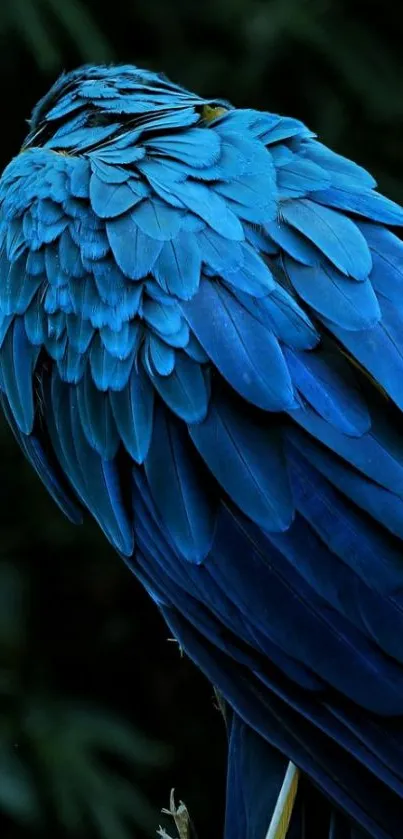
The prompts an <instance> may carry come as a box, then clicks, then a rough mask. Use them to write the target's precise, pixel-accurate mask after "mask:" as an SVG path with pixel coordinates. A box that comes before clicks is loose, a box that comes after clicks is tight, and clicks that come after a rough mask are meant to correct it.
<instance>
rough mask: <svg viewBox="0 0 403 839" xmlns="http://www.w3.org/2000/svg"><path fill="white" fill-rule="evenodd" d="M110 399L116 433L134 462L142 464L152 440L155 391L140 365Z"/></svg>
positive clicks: (111, 394) (112, 393)
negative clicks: (123, 386)
mask: <svg viewBox="0 0 403 839" xmlns="http://www.w3.org/2000/svg"><path fill="white" fill-rule="evenodd" d="M109 396H110V402H111V406H112V411H113V416H114V418H115V423H116V426H117V429H118V432H119V435H120V437H121V439H122V441H123V443H124V445H125V447H126V449H127V451H128V452H129V454H130V455H131V457H132V458H133V460H134V461H135V462H136V463H143V462H144V460H145V458H146V456H147V452H148V449H149V446H150V442H151V434H152V427H153V407H154V390H153V387H152V385H151V383H150V380H149V378H148V376H147V375H146V374H145V372H144V370H143V368H142V366H141V365H139V366H138V369H133V370H132V372H131V374H130V378H129V381H128V385H127V387H125V388H124V389H122V390H119V391H116V390H114V391H111V393H110V395H109Z"/></svg>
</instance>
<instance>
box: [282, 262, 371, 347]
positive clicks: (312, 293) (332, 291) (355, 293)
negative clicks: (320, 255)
mask: <svg viewBox="0 0 403 839" xmlns="http://www.w3.org/2000/svg"><path fill="white" fill-rule="evenodd" d="M284 268H285V271H286V274H287V276H288V277H289V279H290V281H291V283H292V285H293V286H294V288H295V290H296V292H297V293H298V294H299V295H300V297H302V299H303V300H305V302H306V303H308V304H309V305H310V306H311V307H312V309H314V310H316V312H318V313H319V314H320V315H323V316H324V317H325V318H326V319H327V320H328V321H330V322H331V323H332V325H333V324H335V325H336V326H337V327H341V328H342V329H345V330H348V332H349V333H351V332H353V331H356V330H362V329H367V328H368V327H373V326H375V325H376V324H377V323H378V321H379V320H380V319H381V311H380V308H379V303H378V300H377V298H376V295H375V292H374V290H373V288H372V285H371V283H370V281H369V280H365V282H362V283H356V282H354V281H353V280H351V279H350V278H349V277H344V276H343V275H342V274H340V273H339V272H338V271H336V270H335V269H334V268H332V266H331V265H330V264H329V263H325V262H323V263H322V264H321V263H318V264H316V265H315V267H313V268H311V267H308V266H305V265H300V264H299V263H298V262H295V260H293V259H291V257H286V258H285V260H284Z"/></svg>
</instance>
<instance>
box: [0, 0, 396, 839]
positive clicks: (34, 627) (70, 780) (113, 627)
mask: <svg viewBox="0 0 403 839" xmlns="http://www.w3.org/2000/svg"><path fill="white" fill-rule="evenodd" d="M402 40H403V16H402V15H401V14H400V13H399V6H398V5H397V4H396V3H395V2H394V0H393V2H392V0H383V2H382V7H381V13H380V6H379V3H375V2H372V1H371V0H203V2H196V0H193V2H192V0H113V3H100V2H99V0H0V45H1V50H0V71H1V76H0V92H1V103H2V109H3V112H2V133H1V142H0V165H1V164H2V165H4V164H5V163H6V162H7V161H8V160H9V159H10V157H11V156H12V155H13V154H15V153H16V151H17V149H18V148H19V147H20V144H21V140H22V138H23V136H24V133H25V124H24V120H25V119H26V118H27V117H28V115H29V112H30V109H31V107H32V105H33V104H34V103H35V102H36V100H37V99H38V98H39V97H40V96H42V95H43V93H44V92H45V91H46V89H47V88H48V86H49V85H50V84H51V83H52V81H53V80H54V78H55V76H56V75H57V73H59V72H60V71H61V70H63V69H69V68H72V67H74V66H76V65H77V64H79V63H82V62H84V61H90V62H91V61H93V62H98V61H110V60H113V59H115V60H118V61H131V62H133V63H135V64H139V65H143V66H148V67H154V68H155V69H161V70H164V71H165V72H166V73H167V74H168V75H170V76H171V77H172V78H174V79H176V80H178V81H180V82H181V83H182V84H184V85H187V86H188V87H190V88H193V89H195V90H197V91H198V92H200V93H202V94H205V95H208V96H212V97H224V98H227V99H230V100H231V101H232V102H233V103H234V104H235V105H239V106H247V107H248V106H249V107H257V108H262V109H266V110H271V111H277V112H281V113H287V114H290V115H293V116H296V117H298V118H300V119H302V120H303V121H304V122H306V123H307V124H308V125H309V126H310V128H312V129H313V130H314V131H316V132H317V133H318V134H320V136H321V139H322V140H323V141H324V142H326V143H328V144H329V145H331V146H333V147H334V148H335V149H336V150H337V151H339V152H341V153H344V154H346V155H348V156H350V157H352V158H354V159H355V160H357V162H359V163H361V164H362V165H364V166H367V167H368V168H369V169H370V170H371V171H372V172H373V174H374V175H375V177H377V179H378V181H379V183H380V186H381V188H382V189H383V190H384V191H385V192H386V193H387V194H389V195H390V196H391V197H394V198H396V199H398V200H399V199H400V200H403V186H402V181H403V95H402V93H403V91H402V80H403V73H402V70H403V57H402V52H401V43H402ZM0 462H1V473H0V474H1V480H0V833H1V836H2V838H3V837H4V839H44V837H47V836H50V835H51V836H52V839H64V837H66V839H73V837H74V839H81V837H84V836H85V837H86V839H87V838H88V839H91V837H93V838H94V839H98V837H108V839H126V837H128V836H129V835H130V836H131V837H133V839H134V837H137V836H139V837H140V836H142V837H144V836H145V835H148V836H151V835H153V834H154V831H155V829H156V828H157V826H158V823H159V821H160V817H159V815H158V812H157V810H158V809H159V808H160V806H161V804H162V803H163V802H166V800H167V796H168V792H169V789H170V788H171V786H173V785H175V787H176V789H177V791H178V795H179V796H180V798H183V799H184V800H185V801H186V803H187V804H188V805H189V810H190V812H191V814H192V817H194V819H195V822H196V825H197V828H198V833H199V835H200V836H208V837H209V839H218V837H220V835H221V824H222V818H221V816H218V815H217V814H221V813H222V805H223V794H224V753H225V733H224V727H223V725H222V722H221V719H220V715H219V714H218V713H217V711H216V709H215V706H214V703H213V699H212V691H211V688H210V687H209V686H208V685H207V684H206V683H205V681H204V679H203V678H202V677H201V676H200V674H199V673H197V671H196V669H195V668H193V667H192V665H191V664H190V663H189V662H188V661H187V660H186V658H181V656H180V655H179V654H178V650H177V647H176V645H175V644H170V643H167V635H168V633H167V630H166V628H165V626H164V625H163V623H162V621H161V619H160V617H159V615H158V613H157V610H156V609H155V606H154V605H153V604H151V603H150V602H149V600H148V598H147V597H146V595H145V594H144V592H143V591H142V590H141V589H140V587H139V586H138V585H137V584H136V582H135V581H134V580H133V579H132V578H131V576H130V574H129V572H128V571H127V569H126V568H125V567H124V566H123V563H120V562H119V560H118V559H117V558H116V557H114V556H113V552H112V550H111V549H110V548H109V546H108V545H107V544H106V543H105V541H104V539H103V538H102V537H101V535H100V534H99V533H98V531H97V529H96V527H95V525H93V524H91V523H89V522H88V523H86V524H85V526H84V527H83V528H74V527H72V526H71V525H70V524H68V522H66V521H64V519H63V517H62V516H61V514H60V513H59V512H58V511H57V510H56V509H55V507H54V505H53V503H52V502H51V501H50V500H49V499H48V498H47V496H46V493H45V491H44V490H43V489H42V488H41V487H40V486H39V485H38V482H37V479H36V478H35V476H34V475H33V474H32V472H31V470H30V469H29V467H28V466H27V465H26V464H25V463H24V462H23V460H22V457H21V455H20V453H19V452H18V450H17V448H16V446H15V445H14V443H13V441H12V440H11V437H10V434H9V432H8V431H7V430H6V429H5V428H4V427H0ZM102 709H104V710H102ZM138 727H141V729H142V731H143V732H144V733H143V734H142V735H141V736H140V735H139V734H138ZM154 739H157V740H159V741H161V742H165V743H167V744H170V745H171V747H172V746H174V749H171V752H172V754H171V758H172V759H171V761H167V754H166V751H164V749H161V747H158V746H155V745H153V743H154ZM140 790H141V792H140ZM149 800H151V801H152V803H153V805H154V808H155V816H152V811H151V812H150V806H149V805H148V803H147V802H148V801H149ZM150 819H151V822H152V825H153V826H151V823H150ZM212 825H213V827H212ZM154 835H155V834H154Z"/></svg>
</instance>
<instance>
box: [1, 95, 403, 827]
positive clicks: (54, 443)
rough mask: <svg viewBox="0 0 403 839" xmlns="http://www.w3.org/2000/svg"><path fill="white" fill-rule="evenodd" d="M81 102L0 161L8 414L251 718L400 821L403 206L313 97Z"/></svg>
mask: <svg viewBox="0 0 403 839" xmlns="http://www.w3.org/2000/svg"><path fill="white" fill-rule="evenodd" d="M87 95H88V94H87ZM74 103H75V100H74V101H73V100H71V99H70V100H68V102H67V104H65V106H64V108H65V112H66V113H65V120H64V122H63V121H62V123H61V124H60V123H59V122H57V120H60V117H61V113H62V111H63V108H62V109H61V110H60V106H58V107H59V111H58V112H57V113H56V115H54V117H52V118H54V119H55V120H56V124H57V126H58V128H57V131H56V132H55V131H53V134H52V136H51V138H50V139H48V140H46V142H45V146H47V147H45V148H43V149H38V148H35V147H32V148H29V149H27V150H26V151H24V152H23V153H22V154H21V155H20V156H19V157H18V158H16V160H15V161H14V162H13V163H12V164H11V165H10V167H9V168H8V169H7V170H6V172H5V174H4V175H3V178H2V181H1V184H0V221H1V232H2V248H1V268H0V272H1V288H0V306H1V311H2V324H1V340H2V344H1V351H0V376H1V389H2V391H3V401H4V403H5V405H6V412H7V414H8V416H9V418H10V420H11V423H12V424H13V425H14V426H15V429H16V433H17V437H18V438H19V439H20V441H22V445H23V448H24V450H25V453H26V454H27V455H28V457H30V459H31V461H32V462H33V463H34V466H35V468H36V469H37V470H38V471H39V472H40V473H41V474H42V477H43V479H44V480H45V483H47V486H48V488H49V489H50V490H51V492H52V493H53V495H54V496H55V497H56V500H58V502H59V503H61V504H62V505H64V506H65V507H68V508H69V506H70V504H71V501H70V500H69V498H68V494H66V488H65V486H64V484H63V480H62V478H61V476H60V473H63V474H64V476H65V480H66V481H67V482H68V484H69V487H70V491H71V492H72V494H73V495H75V496H76V497H77V498H78V500H79V504H80V505H82V506H84V507H87V508H88V509H89V510H90V512H91V513H92V514H93V515H94V517H95V518H96V519H97V521H98V522H99V524H100V526H101V527H102V528H103V530H104V532H105V534H106V535H107V537H108V538H109V539H110V541H111V542H112V544H113V545H114V546H115V547H116V549H117V550H118V551H119V552H120V553H121V554H122V555H123V556H125V557H126V558H127V561H128V562H129V563H130V564H131V565H132V567H133V568H134V570H135V572H136V574H137V576H138V577H139V578H140V579H141V580H142V581H143V583H144V584H145V585H146V587H147V589H148V590H149V592H150V594H151V595H152V596H153V598H154V599H155V600H156V602H157V603H158V604H159V607H160V609H161V610H162V611H163V613H164V615H165V617H166V620H167V622H168V624H169V625H170V626H171V628H172V630H173V632H174V633H175V634H176V636H177V637H178V638H179V640H180V642H181V643H182V644H183V646H184V647H185V649H187V650H188V651H189V653H190V654H191V656H192V658H193V659H194V660H195V661H196V662H197V663H198V664H199V665H200V667H201V668H202V669H203V670H204V671H205V672H206V673H207V675H208V676H209V678H210V679H211V680H212V681H213V682H214V683H215V684H216V685H217V686H218V688H219V689H220V691H221V692H222V694H223V695H224V696H225V698H226V699H227V700H228V702H229V703H230V704H231V706H232V707H233V708H234V709H235V710H236V711H237V712H238V713H239V715H240V717H241V718H242V719H243V720H244V721H246V722H247V723H248V724H249V725H250V726H251V727H252V728H253V729H254V730H255V731H256V732H258V733H259V734H261V735H263V737H264V738H265V739H266V740H268V741H269V742H270V743H272V744H273V745H274V746H275V747H276V748H278V749H279V750H280V751H281V752H282V753H283V754H285V755H287V757H288V758H289V759H291V760H292V761H293V762H294V763H295V764H296V765H297V766H298V767H300V768H301V769H303V770H304V771H305V772H306V773H307V774H308V775H309V776H310V777H311V778H312V779H313V780H314V781H315V783H317V784H318V785H319V787H320V788H321V789H322V790H323V791H324V792H325V793H326V794H327V795H328V796H329V797H330V798H331V799H332V800H333V801H335V802H336V803H337V804H338V805H340V806H341V807H342V808H343V809H344V810H345V811H346V812H347V813H348V814H349V815H350V816H351V817H352V818H353V819H355V820H356V821H357V823H358V824H360V825H361V826H362V827H364V828H365V829H366V830H367V831H368V833H369V834H370V835H371V836H372V837H376V839H396V837H397V836H398V835H399V829H400V828H398V826H399V825H400V824H401V822H402V815H403V645H402V642H401V637H402V629H403V600H402V583H403V557H402V538H403V515H402V512H403V434H402V428H401V422H402V414H401V410H402V407H403V385H402V373H403V355H402V350H403V330H402V328H401V324H402V315H403V298H402V294H401V289H402V286H403V246H402V244H401V242H400V241H399V239H398V238H396V236H395V235H394V234H393V233H392V232H390V230H389V229H388V228H389V227H393V226H397V225H402V224H403V211H402V210H401V209H400V208H399V207H397V206H396V205H395V204H393V203H392V202H390V201H388V200H387V199H385V198H383V197H382V196H380V195H379V193H377V192H376V191H375V190H374V182H373V180H372V179H371V177H370V176H369V175H368V174H367V173H366V172H365V171H364V170H362V169H361V168H360V167H358V166H356V165H355V164H353V163H351V162H349V161H347V160H345V159H344V158H340V157H339V156H337V155H335V154H333V153H332V152H330V151H329V150H328V149H326V148H325V147H323V146H322V145H321V144H320V143H318V142H317V141H316V140H315V138H314V137H313V136H312V134H311V133H310V132H308V131H307V130H306V129H305V128H304V126H302V125H301V124H300V123H298V122H297V121H295V120H289V119H283V118H280V117H275V116H273V115H266V114H258V113H256V112H253V111H230V112H229V113H228V114H226V115H224V116H222V117H220V118H219V119H218V120H216V121H215V122H213V123H211V124H209V125H208V126H205V125H203V124H202V125H199V124H197V125H191V122H189V114H190V111H191V110H192V108H190V109H184V112H183V113H184V114H187V116H183V115H182V116H183V119H184V120H185V123H186V120H188V122H187V123H186V124H185V125H184V126H180V115H178V113H179V112H175V113H170V114H168V116H167V115H166V113H165V111H164V112H163V113H162V115H161V113H160V114H159V115H157V116H153V115H149V116H148V123H147V119H146V117H145V116H144V115H142V117H141V119H142V123H141V127H140V128H138V127H137V128H136V129H135V130H134V129H133V130H132V133H131V132H130V130H129V131H124V132H123V131H122V130H121V126H120V127H119V120H122V119H123V118H122V117H121V116H118V117H116V123H113V125H112V127H111V125H109V124H108V125H106V126H105V125H104V126H103V128H102V130H101V128H98V129H94V128H92V129H90V128H89V124H88V125H87V124H86V123H85V110H84V111H83V110H82V111H79V113H78V114H75V113H73V116H71V114H70V111H73V112H74V108H73V105H74V107H76V105H75V104H74ZM77 107H78V106H77ZM80 107H81V108H84V106H82V105H80ZM103 107H106V105H105V98H104V99H103ZM124 107H126V111H127V108H128V107H129V106H128V105H127V106H126V105H125V104H124V103H123V105H122V103H120V104H119V108H120V109H121V110H120V111H119V110H118V109H117V110H118V113H119V114H120V113H121V112H123V111H124ZM192 107H193V106H192ZM69 109H70V110H69ZM66 114H67V116H66ZM80 114H81V116H80ZM83 114H84V117H83ZM92 116H93V114H92ZM153 120H154V121H153ZM144 125H146V127H145V128H144ZM189 125H190V127H189ZM91 131H93V132H94V131H98V134H94V133H92V134H91ZM100 131H101V133H102V131H103V132H104V134H103V135H102V136H101V135H100V134H99V132H100ZM108 131H109V133H108ZM142 132H143V133H142ZM44 136H45V138H46V136H48V135H47V134H46V131H45V134H44ZM35 440H36V441H39V443H33V442H32V441H35ZM37 445H39V449H38V448H37ZM38 452H39V453H38ZM71 515H72V516H73V517H74V516H75V515H76V512H73V513H71ZM133 552H134V553H133Z"/></svg>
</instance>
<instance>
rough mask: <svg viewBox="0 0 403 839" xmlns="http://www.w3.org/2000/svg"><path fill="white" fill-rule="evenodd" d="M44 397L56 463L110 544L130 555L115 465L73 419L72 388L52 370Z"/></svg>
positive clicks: (129, 536)
mask: <svg viewBox="0 0 403 839" xmlns="http://www.w3.org/2000/svg"><path fill="white" fill-rule="evenodd" d="M46 400H47V411H48V420H49V430H50V435H51V439H52V444H53V447H54V450H55V452H56V454H57V457H58V459H59V462H60V465H61V466H62V468H64V470H65V472H66V474H67V476H68V478H69V480H70V482H71V483H72V485H73V486H74V488H75V490H76V492H77V494H78V496H79V498H80V499H81V500H82V502H83V504H84V505H85V506H86V507H87V508H88V509H89V510H90V512H91V513H92V515H93V516H94V517H95V518H96V520H97V521H98V524H99V525H100V527H101V528H102V530H103V531H104V533H105V535H106V536H107V538H108V539H109V540H110V542H111V543H112V544H113V546H114V547H115V548H116V549H117V550H118V551H120V552H121V553H122V554H124V555H125V556H130V555H131V553H132V551H133V541H134V540H133V531H132V527H131V524H130V521H129V519H128V516H127V514H126V511H125V508H124V505H123V499H122V494H121V491H120V488H119V481H118V475H117V472H116V466H115V464H114V463H113V462H111V461H106V460H103V459H102V458H101V457H100V456H99V454H98V453H97V452H96V451H95V450H94V449H92V448H91V446H90V445H89V443H88V441H87V439H86V437H85V436H84V432H83V431H82V428H81V424H80V423H78V422H76V419H75V418H76V416H77V415H78V405H77V396H76V390H75V388H72V387H71V386H69V385H66V384H65V383H63V382H62V381H61V380H60V378H59V377H58V375H57V374H56V373H54V374H53V377H52V384H51V391H50V393H49V392H47V393H46Z"/></svg>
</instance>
